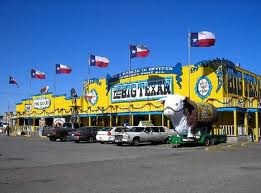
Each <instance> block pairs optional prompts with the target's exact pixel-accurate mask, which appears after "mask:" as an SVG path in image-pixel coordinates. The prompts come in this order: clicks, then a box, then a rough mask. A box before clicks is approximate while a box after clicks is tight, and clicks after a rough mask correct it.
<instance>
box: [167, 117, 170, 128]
mask: <svg viewBox="0 0 261 193" xmlns="http://www.w3.org/2000/svg"><path fill="white" fill-rule="evenodd" d="M167 127H168V128H170V120H169V119H168V120H167Z"/></svg>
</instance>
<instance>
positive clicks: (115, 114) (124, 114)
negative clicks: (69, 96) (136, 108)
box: [79, 111, 162, 117]
mask: <svg viewBox="0 0 261 193" xmlns="http://www.w3.org/2000/svg"><path fill="white" fill-rule="evenodd" d="M148 114H151V115H162V111H149V112H132V113H129V112H124V113H106V114H105V113H104V114H79V117H96V116H97V117H99V116H103V115H114V116H127V115H148Z"/></svg>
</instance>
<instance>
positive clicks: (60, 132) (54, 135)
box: [46, 122, 84, 141]
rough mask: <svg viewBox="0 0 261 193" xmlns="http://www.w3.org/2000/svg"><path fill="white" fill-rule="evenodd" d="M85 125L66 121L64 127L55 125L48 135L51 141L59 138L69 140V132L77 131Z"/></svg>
mask: <svg viewBox="0 0 261 193" xmlns="http://www.w3.org/2000/svg"><path fill="white" fill-rule="evenodd" d="M83 126H84V125H83V124H81V123H71V122H65V123H63V125H62V127H53V128H51V129H49V131H48V132H47V133H46V135H47V137H49V139H50V141H56V140H57V139H60V141H67V135H68V133H69V132H72V131H75V130H76V129H78V128H80V127H83Z"/></svg>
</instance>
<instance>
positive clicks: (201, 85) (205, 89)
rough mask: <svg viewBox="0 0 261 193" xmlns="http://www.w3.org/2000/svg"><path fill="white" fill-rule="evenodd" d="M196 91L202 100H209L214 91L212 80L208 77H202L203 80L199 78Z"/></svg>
mask: <svg viewBox="0 0 261 193" xmlns="http://www.w3.org/2000/svg"><path fill="white" fill-rule="evenodd" d="M195 90H196V93H197V95H198V96H199V97H200V98H201V99H205V98H207V97H208V96H209V95H210V93H211V90H212V84H211V82H210V80H209V79H208V77H206V76H202V77H201V78H199V79H198V81H197V83H196V87H195Z"/></svg>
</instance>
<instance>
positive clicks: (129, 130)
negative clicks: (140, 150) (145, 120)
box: [127, 127, 144, 132]
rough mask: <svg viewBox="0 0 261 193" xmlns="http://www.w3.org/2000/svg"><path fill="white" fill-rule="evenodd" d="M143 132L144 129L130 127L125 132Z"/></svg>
mask: <svg viewBox="0 0 261 193" xmlns="http://www.w3.org/2000/svg"><path fill="white" fill-rule="evenodd" d="M143 130H144V127H131V128H129V129H128V131H127V132H142V131H143Z"/></svg>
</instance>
